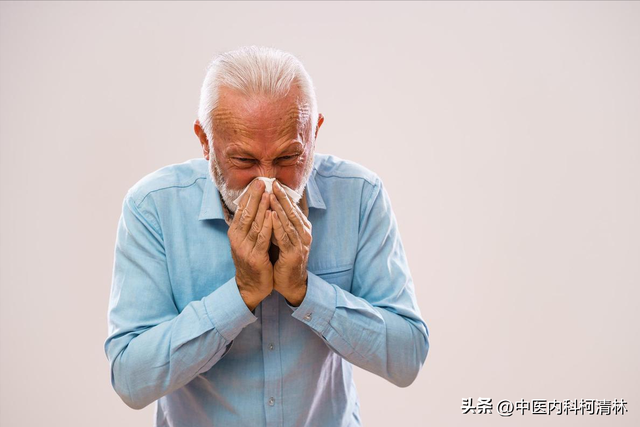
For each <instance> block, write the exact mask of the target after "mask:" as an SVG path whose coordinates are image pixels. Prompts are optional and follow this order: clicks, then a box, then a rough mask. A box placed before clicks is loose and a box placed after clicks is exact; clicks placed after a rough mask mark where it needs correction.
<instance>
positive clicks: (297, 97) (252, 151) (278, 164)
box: [203, 87, 323, 211]
mask: <svg viewBox="0 0 640 427" xmlns="http://www.w3.org/2000/svg"><path fill="white" fill-rule="evenodd" d="M322 120H323V119H322V117H321V118H320V120H319V121H318V126H317V128H319V127H320V125H321V124H322ZM213 122H214V129H213V153H210V152H209V148H210V147H207V148H206V149H205V158H208V160H209V165H210V168H211V175H212V176H213V179H214V180H215V182H216V186H217V187H218V189H219V190H220V193H221V194H222V198H223V199H224V201H225V203H226V205H227V207H228V208H229V209H231V210H232V211H235V210H236V206H235V204H234V203H233V200H235V199H236V198H237V197H238V196H239V195H240V193H241V192H242V190H243V189H244V188H245V187H246V186H247V185H248V184H249V183H250V182H251V181H252V180H253V179H254V178H255V177H258V176H265V177H268V178H276V179H277V180H278V181H280V182H281V183H283V184H284V185H286V186H288V187H290V188H292V189H294V190H295V191H297V192H298V193H300V194H302V191H303V190H304V186H305V185H306V182H307V179H308V178H309V175H310V174H311V170H312V168H313V150H314V148H315V147H314V144H313V139H315V135H311V132H310V126H311V120H310V109H309V106H308V105H306V104H304V103H303V102H302V96H301V93H300V91H299V89H297V88H295V87H292V89H291V90H290V91H289V94H288V95H287V96H286V97H285V98H281V99H277V100H274V99H271V98H267V97H252V98H249V97H246V96H244V95H243V94H241V93H239V92H237V91H234V90H233V89H228V88H224V87H222V88H220V91H219V101H218V106H217V108H216V110H215V112H214V113H213ZM316 132H317V129H316ZM203 148H204V147H203ZM207 154H208V156H207Z"/></svg>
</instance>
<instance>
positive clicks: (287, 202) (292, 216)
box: [273, 181, 310, 235]
mask: <svg viewBox="0 0 640 427" xmlns="http://www.w3.org/2000/svg"><path fill="white" fill-rule="evenodd" d="M273 184H274V185H273V194H275V195H276V198H277V199H278V202H280V204H281V205H282V207H283V208H284V211H285V212H286V214H287V218H289V221H291V223H292V224H293V225H294V226H295V227H296V230H298V233H300V235H302V234H304V231H305V230H304V229H305V228H307V229H308V230H307V231H309V229H310V227H307V225H306V224H305V221H304V220H303V219H302V218H304V214H303V213H302V211H300V208H299V207H298V206H296V205H295V204H294V203H293V202H292V201H291V199H290V198H289V196H288V195H287V193H286V191H284V188H282V185H280V183H278V182H277V181H274V183H273Z"/></svg>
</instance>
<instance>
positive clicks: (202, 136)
mask: <svg viewBox="0 0 640 427" xmlns="http://www.w3.org/2000/svg"><path fill="white" fill-rule="evenodd" d="M193 131H194V132H195V133H196V135H197V136H198V139H199V140H200V145H201V146H202V155H203V156H204V158H205V159H207V160H209V140H208V139H207V134H206V133H205V132H204V129H202V126H200V122H199V121H198V120H196V121H195V122H194V123H193Z"/></svg>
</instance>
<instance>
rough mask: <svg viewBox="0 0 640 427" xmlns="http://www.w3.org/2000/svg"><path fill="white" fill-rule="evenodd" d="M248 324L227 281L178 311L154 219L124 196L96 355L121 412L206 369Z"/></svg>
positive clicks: (233, 284) (248, 315) (244, 310)
mask: <svg viewBox="0 0 640 427" xmlns="http://www.w3.org/2000/svg"><path fill="white" fill-rule="evenodd" d="M173 286H176V284H173ZM177 286H179V285H177ZM256 320H257V318H256V317H255V316H254V315H253V314H252V312H251V311H249V309H248V308H247V306H246V305H245V303H244V302H243V300H242V298H241V296H240V294H239V292H238V287H237V284H236V282H235V278H231V279H230V280H229V281H227V282H226V283H224V284H223V285H222V286H220V287H218V288H217V289H216V290H215V291H213V292H212V293H211V294H209V295H207V296H206V297H204V298H202V299H201V300H199V301H192V302H191V303H189V304H188V305H187V306H186V307H185V308H184V309H183V310H182V311H181V312H179V311H178V309H177V307H176V304H175V302H174V299H173V292H172V283H171V281H170V277H169V273H168V268H167V262H166V258H165V251H164V244H163V236H162V233H161V230H160V227H159V221H158V220H157V218H156V217H155V216H154V213H153V210H152V209H143V208H140V206H138V205H136V203H135V202H134V201H133V199H132V197H131V196H130V195H128V196H127V198H125V202H124V204H123V212H122V216H121V218H120V222H119V225H118V235H117V241H116V249H115V263H114V272H113V283H112V287H111V296H110V301H109V312H108V325H109V336H108V338H107V340H106V342H105V344H104V349H105V353H106V355H107V358H108V359H109V362H110V366H111V383H112V385H113V388H114V389H115V391H116V392H117V393H118V395H119V396H120V397H121V398H122V400H123V401H124V402H125V403H126V404H127V405H128V406H130V407H132V408H134V409H141V408H144V407H145V406H147V405H148V404H150V403H152V402H153V401H155V400H157V399H158V398H160V397H162V396H164V395H166V394H168V393H170V392H172V391H174V390H176V389H178V388H180V387H182V386H184V385H185V384H187V383H188V382H189V381H191V380H192V379H193V378H194V377H195V376H197V375H198V374H200V373H203V372H205V371H207V370H209V369H211V367H212V366H213V365H214V364H215V363H217V362H218V361H219V360H220V359H221V358H222V357H223V356H224V355H225V354H226V353H227V352H228V351H229V349H230V348H231V345H232V343H233V340H234V338H235V337H236V336H237V335H238V334H239V333H240V331H241V330H242V329H243V328H244V327H245V326H247V325H249V324H250V323H252V322H254V321H256Z"/></svg>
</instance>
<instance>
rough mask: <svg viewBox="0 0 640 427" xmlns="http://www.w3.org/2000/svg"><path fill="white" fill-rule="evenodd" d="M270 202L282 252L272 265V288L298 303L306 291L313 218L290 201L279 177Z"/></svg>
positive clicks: (276, 235) (275, 230) (292, 301)
mask: <svg viewBox="0 0 640 427" xmlns="http://www.w3.org/2000/svg"><path fill="white" fill-rule="evenodd" d="M273 193H274V194H271V195H270V204H271V209H272V211H273V212H272V215H273V233H274V235H275V237H276V242H277V244H278V247H279V248H280V256H279V258H278V261H276V263H275V265H274V267H273V288H274V289H275V290H276V291H278V292H280V293H281V294H282V296H283V297H285V298H286V299H287V301H288V302H289V304H291V305H293V306H298V305H300V303H302V300H303V299H304V296H305V295H306V292H307V261H308V258H309V249H310V248H311V239H312V237H311V222H309V220H308V219H307V217H306V216H305V215H304V213H302V211H301V210H300V208H299V207H298V206H297V205H295V204H294V203H292V202H291V199H289V198H288V197H287V194H286V193H285V191H284V189H283V188H282V187H281V186H280V184H279V183H278V182H277V181H274V183H273Z"/></svg>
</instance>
